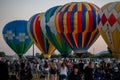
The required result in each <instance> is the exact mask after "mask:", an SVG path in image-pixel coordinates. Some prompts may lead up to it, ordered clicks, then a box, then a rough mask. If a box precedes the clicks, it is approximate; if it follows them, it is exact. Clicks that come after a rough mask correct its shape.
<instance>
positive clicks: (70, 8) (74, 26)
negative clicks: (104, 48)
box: [55, 2, 99, 53]
mask: <svg viewBox="0 0 120 80" xmlns="http://www.w3.org/2000/svg"><path fill="white" fill-rule="evenodd" d="M98 10H99V8H98V7H97V6H96V5H94V4H92V3H88V2H72V3H68V4H65V5H64V6H63V7H62V8H61V9H60V10H59V11H58V12H57V13H56V15H55V24H56V30H57V32H58V33H59V35H60V36H61V37H62V38H63V39H64V41H66V42H67V43H68V44H69V46H70V47H71V48H72V49H73V51H74V52H75V53H83V52H86V51H87V50H88V49H89V48H90V46H91V45H92V44H93V43H94V42H95V41H96V39H97V38H98V36H99V32H98V29H97V21H96V18H97V15H98Z"/></svg>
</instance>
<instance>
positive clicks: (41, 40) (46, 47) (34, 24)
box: [28, 13, 55, 58]
mask: <svg viewBox="0 0 120 80" xmlns="http://www.w3.org/2000/svg"><path fill="white" fill-rule="evenodd" d="M42 16H43V13H39V14H36V15H34V16H33V17H31V18H30V20H29V21H28V34H29V36H30V38H31V40H32V41H33V42H34V43H35V45H36V46H37V47H38V48H39V49H40V51H41V52H42V53H43V55H44V58H50V57H51V55H52V53H53V51H54V50H55V48H54V46H53V45H52V44H51V43H50V42H49V41H48V39H47V38H46V37H45V36H44V35H43V31H42V29H41V26H40V21H41V18H42Z"/></svg>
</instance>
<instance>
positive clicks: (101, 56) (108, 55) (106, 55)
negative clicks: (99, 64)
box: [98, 54, 113, 58]
mask: <svg viewBox="0 0 120 80" xmlns="http://www.w3.org/2000/svg"><path fill="white" fill-rule="evenodd" d="M98 58H113V57H112V54H101V55H99V56H98Z"/></svg>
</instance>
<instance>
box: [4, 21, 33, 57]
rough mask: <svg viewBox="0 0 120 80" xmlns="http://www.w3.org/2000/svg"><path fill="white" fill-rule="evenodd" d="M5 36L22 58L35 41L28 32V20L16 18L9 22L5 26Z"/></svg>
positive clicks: (9, 44) (10, 45)
mask: <svg viewBox="0 0 120 80" xmlns="http://www.w3.org/2000/svg"><path fill="white" fill-rule="evenodd" d="M2 33H3V37H4V40H5V41H6V43H7V44H8V46H9V47H10V48H11V49H13V51H15V52H16V54H18V56H19V57H20V58H21V57H22V56H23V54H25V53H26V52H27V51H28V49H29V48H30V47H31V45H32V44H33V42H32V41H31V39H30V37H29V36H28V33H27V21H25V20H15V21H12V22H9V23H7V24H6V25H5V27H4V28H3V32H2Z"/></svg>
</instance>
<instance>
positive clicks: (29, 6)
mask: <svg viewBox="0 0 120 80" xmlns="http://www.w3.org/2000/svg"><path fill="white" fill-rule="evenodd" d="M114 1H118V0H0V52H1V51H3V52H5V53H7V54H9V55H13V54H15V52H14V51H13V50H12V49H10V47H9V46H8V45H7V44H6V42H5V41H4V39H3V36H2V30H3V27H4V26H5V24H7V23H8V22H10V21H13V20H29V19H30V17H32V16H33V15H34V14H36V13H41V12H45V11H46V10H48V9H49V8H51V7H54V6H57V5H64V4H66V3H69V2H90V3H94V4H96V5H97V6H98V7H100V8H101V7H102V6H103V5H105V4H107V3H109V2H114ZM102 50H107V45H106V43H105V42H104V40H103V38H102V37H101V36H100V37H99V38H98V39H97V40H96V42H95V43H94V44H93V45H92V46H91V47H90V49H89V50H88V51H89V52H92V53H98V52H100V51H102ZM37 52H38V53H41V52H40V51H39V49H38V48H37V47H35V53H37ZM56 52H58V51H56ZM26 54H27V55H29V54H32V47H31V48H30V49H29V50H28V52H27V53H26Z"/></svg>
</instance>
